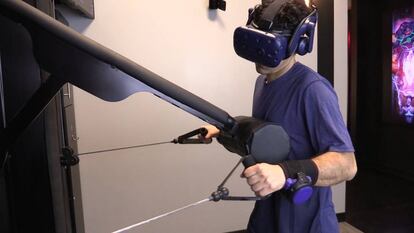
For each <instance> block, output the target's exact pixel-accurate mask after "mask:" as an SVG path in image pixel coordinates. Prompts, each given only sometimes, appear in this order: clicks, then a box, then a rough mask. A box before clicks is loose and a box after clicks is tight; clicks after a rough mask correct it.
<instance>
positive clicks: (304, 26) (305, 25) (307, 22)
mask: <svg viewBox="0 0 414 233" xmlns="http://www.w3.org/2000/svg"><path fill="white" fill-rule="evenodd" d="M284 2H286V1H275V2H274V3H272V4H275V6H273V7H274V8H276V9H277V10H278V9H279V8H280V7H281V6H282V5H283V3H284ZM260 8H261V5H258V6H256V7H255V8H253V9H249V18H248V21H247V25H246V26H242V27H238V28H236V30H235V31H234V35H233V47H234V50H235V52H236V53H237V55H239V56H240V57H243V58H245V59H247V60H249V61H252V62H255V63H259V64H262V65H264V66H268V67H276V66H278V65H279V63H280V62H281V61H282V60H284V59H286V58H288V57H290V56H291V55H292V54H294V53H297V54H299V55H305V54H307V53H310V52H312V49H313V39H314V34H315V27H316V23H317V21H318V11H317V9H316V8H315V7H313V10H312V12H311V13H310V14H309V15H308V16H306V17H305V18H304V19H302V21H301V22H300V23H299V24H298V26H297V27H296V29H295V30H294V32H293V33H290V32H286V31H275V30H272V25H273V24H274V22H273V17H274V15H272V16H270V15H269V16H267V15H266V12H261V14H260V18H261V20H256V19H257V18H258V15H259V14H258V12H259V10H258V9H260ZM272 10H273V11H274V9H272Z"/></svg>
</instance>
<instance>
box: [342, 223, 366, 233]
mask: <svg viewBox="0 0 414 233" xmlns="http://www.w3.org/2000/svg"><path fill="white" fill-rule="evenodd" d="M339 229H340V231H341V233H363V232H362V231H360V230H359V229H357V228H355V227H353V226H351V225H350V224H349V223H346V222H341V223H339Z"/></svg>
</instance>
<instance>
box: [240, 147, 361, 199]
mask: <svg viewBox="0 0 414 233" xmlns="http://www.w3.org/2000/svg"><path fill="white" fill-rule="evenodd" d="M312 160H313V161H314V162H315V164H316V166H317V167H318V170H319V176H318V180H317V181H316V184H315V185H316V186H330V185H334V184H337V183H340V182H342V181H346V180H351V179H352V178H353V177H354V176H355V174H356V172H357V166H356V162H355V155H354V153H338V152H327V153H324V154H322V155H319V156H317V157H315V158H313V159H312ZM243 176H244V177H246V178H247V183H248V184H249V185H250V187H251V189H252V191H253V192H255V193H256V195H258V196H262V197H264V196H267V195H268V194H270V193H273V192H276V191H279V190H280V189H282V188H283V186H284V184H285V182H286V177H285V175H284V172H283V170H282V168H281V167H280V166H279V165H270V164H266V163H261V164H256V165H254V166H251V167H249V168H247V169H246V170H244V172H243Z"/></svg>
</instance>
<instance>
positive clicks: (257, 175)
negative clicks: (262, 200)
mask: <svg viewBox="0 0 414 233" xmlns="http://www.w3.org/2000/svg"><path fill="white" fill-rule="evenodd" d="M242 177H245V178H246V179H247V183H248V184H249V185H250V188H251V189H252V191H253V192H254V193H255V194H256V196H260V197H265V196H267V195H268V194H270V193H273V192H276V191H279V190H280V189H282V188H283V186H284V185H285V182H286V177H285V174H284V173H283V170H282V168H281V167H280V166H279V165H271V164H267V163H259V164H256V165H254V166H251V167H248V168H246V170H244V172H243V174H242Z"/></svg>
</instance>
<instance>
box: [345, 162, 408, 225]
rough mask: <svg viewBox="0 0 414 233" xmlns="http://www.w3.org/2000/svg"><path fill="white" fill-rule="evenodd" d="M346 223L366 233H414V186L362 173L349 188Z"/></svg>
mask: <svg viewBox="0 0 414 233" xmlns="http://www.w3.org/2000/svg"><path fill="white" fill-rule="evenodd" d="M346 210H347V215H346V222H348V223H349V224H352V225H353V226H355V227H357V228H358V229H360V230H361V231H363V232H365V233H412V232H414V183H413V182H409V181H407V180H404V179H401V178H397V177H395V176H392V175H388V174H385V173H381V172H379V171H376V170H374V169H359V170H358V174H357V176H356V177H355V178H354V179H353V180H352V181H351V182H348V184H347V206H346Z"/></svg>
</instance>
